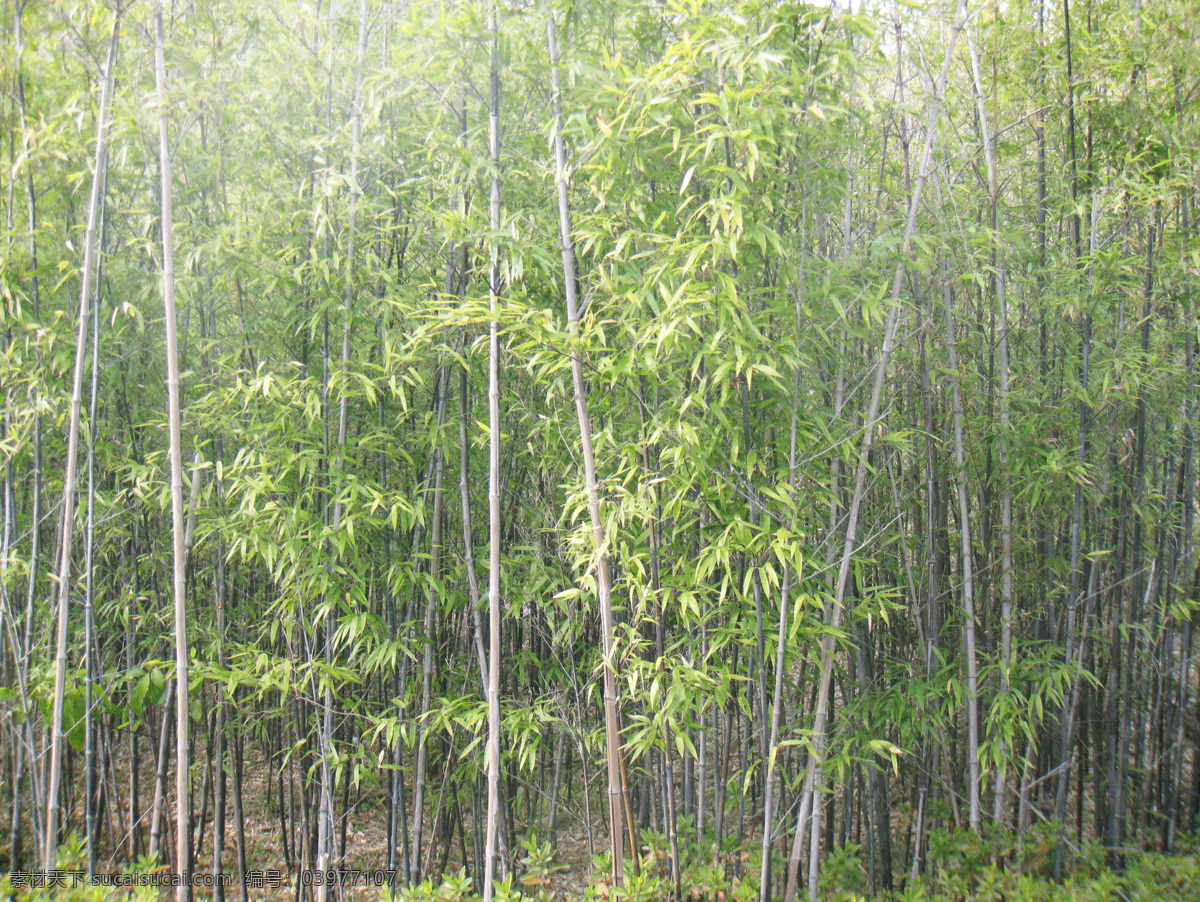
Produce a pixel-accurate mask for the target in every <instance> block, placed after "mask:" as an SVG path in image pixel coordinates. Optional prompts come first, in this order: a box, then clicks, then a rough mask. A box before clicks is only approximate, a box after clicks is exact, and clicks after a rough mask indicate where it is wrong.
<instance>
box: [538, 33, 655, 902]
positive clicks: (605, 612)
mask: <svg viewBox="0 0 1200 902" xmlns="http://www.w3.org/2000/svg"><path fill="white" fill-rule="evenodd" d="M546 42H547V45H548V47H549V53H550V80H551V90H552V91H553V94H554V122H555V125H554V166H555V182H556V184H557V191H558V224H559V237H560V238H561V241H562V246H561V247H562V260H563V286H564V290H565V294H566V305H567V327H568V329H569V330H570V333H571V338H572V346H571V381H572V384H573V386H574V393H575V414H576V417H577V418H578V420H579V439H580V449H581V452H582V455H581V456H582V458H583V474H584V484H585V487H586V490H587V499H588V515H589V518H590V519H591V525H592V542H593V544H594V546H595V550H596V577H597V585H598V589H599V592H598V594H599V602H600V622H601V631H602V634H603V639H602V641H603V645H604V648H603V651H604V739H605V747H606V753H607V759H608V806H609V820H610V826H611V831H612V839H611V843H612V877H613V880H614V882H615V883H616V884H617V885H620V884H621V882H622V880H623V879H624V852H623V838H622V826H621V824H622V813H623V811H624V809H625V808H626V805H625V804H624V801H625V793H626V790H625V781H624V777H623V765H622V753H621V739H620V722H619V720H618V714H617V680H616V671H615V668H614V663H615V662H614V660H613V658H614V651H613V649H614V644H615V643H614V639H613V630H614V621H613V609H612V575H611V572H610V569H609V562H608V543H607V541H606V539H605V535H604V523H603V521H602V520H601V519H600V491H599V487H598V483H597V480H596V455H595V451H594V450H593V448H592V427H591V423H590V421H589V419H588V409H587V389H586V388H585V387H584V383H583V361H582V359H581V357H580V354H579V349H578V345H577V343H576V340H577V337H578V335H579V308H578V303H577V301H576V296H575V245H574V243H573V242H572V240H571V210H570V206H569V203H568V199H567V188H568V179H569V176H568V174H567V158H566V151H565V149H564V147H563V139H562V90H561V88H560V86H559V77H558V48H557V47H556V45H555V41H554V20H553V19H547V20H546ZM630 829H631V828H630ZM631 833H632V829H631ZM630 842H631V844H632V843H633V837H632V835H631V837H630ZM631 848H632V849H633V850H634V851H635V852H636V845H631Z"/></svg>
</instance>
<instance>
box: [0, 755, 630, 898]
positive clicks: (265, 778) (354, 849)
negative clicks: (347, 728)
mask: <svg viewBox="0 0 1200 902" xmlns="http://www.w3.org/2000/svg"><path fill="white" fill-rule="evenodd" d="M143 742H144V744H143V746H142V749H143V750H144V751H143V752H142V753H140V754H139V759H140V760H141V767H140V768H139V781H138V795H139V800H140V804H139V809H140V810H139V817H140V820H139V825H140V835H139V839H138V849H137V851H138V853H139V855H144V854H145V853H146V851H147V848H148V836H149V833H150V822H151V808H152V801H153V799H154V783H155V780H154V763H155V758H154V756H153V755H152V754H150V753H149V752H150V751H151V750H152V748H153V747H152V746H151V745H150V744H149V743H146V742H145V736H144V735H143ZM117 745H118V748H114V749H113V756H112V770H113V772H115V775H116V779H117V786H116V789H115V790H114V788H113V783H112V780H111V777H108V778H106V783H107V787H108V796H109V799H110V802H115V804H110V805H109V807H108V810H107V811H106V812H104V813H103V814H102V817H101V824H102V826H101V842H100V847H99V851H98V860H97V866H96V872H97V874H101V875H119V874H123V873H125V872H126V871H127V865H126V862H127V860H128V842H129V823H128V821H129V813H128V798H127V796H128V788H129V749H128V745H127V743H126V742H124V741H120V742H118V743H117ZM201 760H203V759H201ZM198 763H199V762H198ZM78 764H79V762H78V761H77V762H76V765H77V766H76V768H75V771H76V774H75V775H76V776H77V777H78V779H77V780H76V781H74V782H75V783H78V784H82V777H81V775H80V774H79V771H80V770H81V768H80V767H78ZM202 766H203V765H202ZM299 772H300V769H299V768H298V767H296V766H294V765H293V764H288V765H286V766H285V771H284V780H283V782H284V786H285V788H288V787H289V783H291V785H295V782H292V781H290V777H292V776H293V775H298V774H299ZM208 776H209V773H208V771H207V768H206V769H205V778H203V779H202V778H201V777H200V776H199V775H197V777H196V778H195V780H194V783H193V790H192V792H193V797H192V805H193V830H196V829H197V828H198V827H199V826H200V824H201V821H203V824H204V833H203V839H202V841H201V843H200V844H199V845H198V846H197V851H196V855H195V862H196V866H195V871H196V873H197V874H199V873H211V872H212V841H213V838H212V827H211V818H212V816H213V815H212V806H213V799H212V790H211V782H209V786H208V787H206V786H205V785H204V784H205V782H206V781H207V779H208ZM296 782H298V781H296ZM166 784H167V785H166V790H167V794H166V801H165V813H164V817H163V822H162V824H163V836H162V838H161V840H160V848H161V849H162V855H163V858H164V860H173V858H174V854H173V853H174V848H175V838H174V835H173V827H174V818H173V816H172V814H171V813H172V811H173V808H174V792H173V790H174V780H173V778H172V777H170V775H168V779H167V781H166ZM441 788H442V787H441V780H440V775H434V774H432V773H431V774H430V785H429V787H428V789H427V792H428V793H429V795H428V796H427V798H428V799H429V802H430V804H429V805H428V806H427V809H436V808H439V807H440V806H438V805H436V804H435V803H436V802H437V800H438V797H439V795H440V792H439V790H440V789H441ZM406 791H407V792H408V793H409V798H410V802H411V787H406ZM242 792H243V810H244V825H243V829H244V841H245V849H246V868H247V875H248V879H247V894H248V896H249V897H250V898H252V899H279V898H292V897H294V893H295V890H296V888H297V881H298V880H299V881H300V882H301V883H309V882H312V881H314V880H315V879H316V875H314V874H312V873H311V872H308V873H306V872H305V871H304V870H302V869H300V868H299V867H298V866H297V864H296V855H295V842H296V837H297V836H298V835H299V829H298V827H299V826H300V824H302V823H303V815H302V813H301V810H300V799H299V793H298V791H293V790H290V789H289V799H288V804H287V806H286V811H285V816H286V819H287V823H288V829H287V837H286V839H287V844H286V847H285V831H284V828H283V826H282V821H281V816H280V804H279V774H278V770H277V768H276V766H275V765H273V764H272V763H271V762H270V761H269V759H268V755H267V754H266V752H265V751H264V750H263V748H262V747H261V746H260V745H259V744H257V743H251V742H248V743H247V744H246V746H245V748H244V759H243V781H242ZM67 793H68V796H67V799H66V819H65V823H66V828H65V830H64V836H66V837H67V841H66V843H65V845H66V853H65V855H64V856H63V857H62V858H61V859H60V862H59V864H60V866H61V867H62V868H63V869H64V870H67V871H78V870H80V869H82V868H84V867H86V845H85V843H84V842H83V840H82V832H83V822H84V819H83V816H82V810H81V806H82V792H81V785H71V784H68V788H67ZM565 802H566V803H565V804H563V805H560V809H559V815H558V828H557V830H556V834H557V836H556V839H557V844H556V850H555V854H554V857H553V861H552V868H549V869H547V872H546V873H544V874H540V875H539V877H540V879H541V880H542V881H544V882H542V883H541V884H540V887H541V888H542V889H544V890H546V891H547V893H548V895H550V896H551V897H552V898H561V899H567V898H574V897H578V896H579V895H580V894H581V893H582V891H583V889H584V887H586V886H587V884H588V882H589V878H590V875H591V871H592V850H593V849H595V850H596V851H599V850H601V849H602V848H603V847H604V846H605V845H606V840H605V837H607V835H608V834H607V827H606V825H605V824H604V822H603V817H602V807H601V806H599V805H592V806H591V812H590V813H591V815H592V821H593V823H592V829H591V836H590V837H589V835H588V830H587V824H586V821H585V817H584V811H583V805H582V802H581V800H580V798H579V793H578V790H577V791H576V793H575V798H573V799H567V800H565ZM349 803H350V804H349V810H348V811H347V812H346V814H345V815H344V817H342V818H339V819H338V820H337V822H336V824H335V849H336V848H337V845H338V843H340V841H341V837H342V831H343V829H344V831H345V847H344V848H345V858H344V859H343V861H342V862H341V864H340V865H339V866H338V867H340V869H341V870H342V871H343V872H344V876H343V880H344V885H343V892H342V894H341V898H342V899H345V900H348V902H359V900H363V902H365V900H375V899H380V898H383V893H382V892H381V891H380V884H381V883H383V882H384V881H385V880H386V871H387V865H388V851H387V819H388V811H387V808H388V806H387V796H386V792H385V790H384V789H383V788H382V787H380V786H378V785H375V784H374V783H370V782H367V781H363V782H362V784H361V785H360V786H359V787H357V788H352V789H351V792H350V798H349ZM225 804H226V825H227V826H226V830H225V839H224V852H223V855H222V866H223V870H224V871H225V872H226V873H230V872H236V870H237V846H236V837H235V829H236V826H235V815H234V805H233V795H232V791H231V790H227V796H226V803H225ZM337 807H338V810H339V811H341V810H342V804H341V798H340V797H339V802H338V806H337ZM522 807H524V806H522ZM542 807H543V809H544V808H545V806H544V805H543V806H542ZM576 809H579V810H576ZM523 813H524V812H519V813H516V814H515V815H514V816H515V817H516V818H517V821H518V823H517V824H516V832H517V835H518V836H527V835H529V834H530V832H531V831H530V830H529V824H528V823H521V814H523ZM463 814H465V816H466V817H467V818H468V819H470V818H471V816H472V815H471V811H470V808H469V807H467V809H466V810H465V812H459V811H456V810H453V809H450V810H447V811H445V812H443V813H442V814H437V813H434V812H433V811H431V813H430V814H429V815H428V816H427V818H426V822H425V824H424V826H423V834H424V836H425V838H426V839H425V845H426V850H425V859H426V868H427V869H428V868H429V867H430V864H431V863H432V866H433V871H434V873H435V874H445V875H447V876H451V875H454V874H456V873H457V872H458V871H459V869H460V868H462V867H463V866H464V853H466V856H467V857H470V855H471V846H470V843H471V834H470V831H465V830H463V828H462V825H461V823H460V818H461V816H462V815H463ZM598 814H600V815H601V816H597V815H598ZM445 817H449V818H450V819H451V823H450V824H449V829H447V828H446V824H445V823H444V818H445ZM293 818H297V819H298V822H297V823H293ZM538 821H539V826H541V828H542V829H541V830H536V829H535V830H533V831H532V832H533V833H536V834H538V835H539V836H540V837H543V838H544V832H545V824H546V821H547V812H546V811H545V810H543V811H541V812H540V814H539V815H538ZM25 827H26V836H28V835H29V833H28V824H27V823H26V824H25ZM27 842H28V841H27ZM26 848H27V849H28V845H27V847H26ZM3 851H4V853H5V857H7V852H8V850H7V849H5V850H3ZM289 853H290V854H289ZM525 854H526V850H525V849H524V848H522V847H520V846H518V847H517V849H516V850H514V851H513V853H512V856H511V858H512V859H513V860H519V859H520V858H522V857H523V856H524V855H525ZM25 858H26V859H28V858H29V853H28V851H27V852H26V855H25ZM289 860H290V861H291V865H290V866H289ZM26 866H27V867H28V861H27V863H26ZM162 870H163V871H165V872H173V871H175V870H177V869H176V868H174V865H173V864H170V865H166V866H164V868H162ZM234 880H235V883H234V885H233V886H230V887H228V888H227V889H226V898H227V899H230V900H233V899H237V898H238V897H239V893H240V889H239V887H238V885H237V883H236V877H235V878H234ZM211 892H212V891H211V890H210V889H207V888H202V887H197V888H196V890H195V895H196V898H198V899H202V898H210V897H211Z"/></svg>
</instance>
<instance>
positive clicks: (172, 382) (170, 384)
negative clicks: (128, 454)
mask: <svg viewBox="0 0 1200 902" xmlns="http://www.w3.org/2000/svg"><path fill="white" fill-rule="evenodd" d="M154 25H155V40H154V81H155V84H156V86H157V88H158V104H159V106H158V153H159V172H160V174H161V177H162V198H161V199H162V251H163V255H162V294H163V316H164V326H165V331H166V346H167V421H168V425H167V428H168V430H169V439H168V440H169V445H170V456H171V534H172V536H173V538H174V570H175V572H174V585H175V869H176V872H177V873H178V874H179V875H180V882H179V886H178V888H177V890H176V894H175V898H176V899H177V900H178V902H187V900H188V899H189V898H190V896H191V885H190V875H191V861H190V860H189V859H190V857H191V848H192V844H191V827H190V824H189V822H188V819H189V816H190V807H191V801H190V795H191V779H190V774H189V772H188V771H189V764H188V727H189V713H188V645H187V608H186V600H187V592H186V582H185V581H186V578H187V557H186V554H185V552H184V532H185V527H184V508H183V447H182V445H183V443H182V439H181V438H180V434H179V338H178V334H177V329H176V319H175V224H174V213H173V210H172V193H171V138H170V134H169V133H168V130H167V65H166V59H165V54H164V52H163V12H162V0H157V2H156V3H155V4H154Z"/></svg>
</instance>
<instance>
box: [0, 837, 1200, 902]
mask: <svg viewBox="0 0 1200 902" xmlns="http://www.w3.org/2000/svg"><path fill="white" fill-rule="evenodd" d="M648 840H649V841H648V842H646V844H645V845H644V846H643V856H642V858H641V859H640V860H639V862H638V864H639V867H638V868H634V867H633V866H632V865H633V862H629V867H628V868H627V872H626V877H625V882H624V885H623V886H621V887H614V886H612V885H611V882H610V881H609V879H608V877H607V875H608V873H609V868H608V864H609V862H608V858H607V856H605V855H599V856H596V858H595V859H594V861H593V869H592V879H591V882H590V883H588V884H587V885H585V886H578V887H576V886H572V885H570V884H571V882H572V880H571V878H572V876H573V875H567V874H565V873H564V868H563V866H562V865H561V864H558V863H557V862H556V861H555V860H554V856H553V854H552V853H551V851H550V847H549V846H548V845H547V844H544V843H539V842H538V841H537V840H536V839H532V840H529V841H527V842H525V843H523V844H522V845H523V849H522V852H523V853H524V854H523V855H521V856H520V857H519V866H518V868H517V873H516V874H509V875H506V876H505V877H504V879H503V880H501V881H500V882H499V883H498V884H497V887H496V891H495V894H494V899H495V902H574V900H580V902H668V900H673V899H675V898H677V897H676V894H675V890H674V886H673V883H672V880H671V878H670V868H669V864H668V862H669V858H668V856H667V855H666V854H665V851H666V850H665V842H663V838H662V837H657V836H654V835H653V834H649V835H648ZM1068 840H1069V838H1068ZM1057 842H1058V833H1057V831H1056V830H1055V829H1054V827H1053V826H1052V825H1048V824H1043V825H1041V826H1040V827H1038V828H1036V829H1034V830H1032V831H1030V832H1029V833H1027V834H1025V835H1024V836H1023V837H1018V836H1015V835H1013V834H1005V833H999V832H995V831H985V833H984V835H983V836H975V835H973V834H969V833H951V832H935V833H934V834H932V835H931V836H930V839H929V849H928V859H927V862H926V863H927V873H926V874H923V875H922V876H921V877H920V878H919V879H918V880H917V881H915V882H914V881H901V880H900V879H899V877H897V884H898V885H897V889H896V890H894V891H892V892H884V891H878V892H875V893H872V892H871V887H870V885H869V881H868V876H867V871H868V867H867V864H866V863H865V853H864V850H863V849H862V847H861V846H859V845H857V844H854V843H851V844H848V845H846V846H844V847H842V848H840V849H838V850H836V851H835V852H834V853H833V854H831V855H830V856H828V857H827V859H826V860H825V862H824V865H823V869H822V873H821V881H820V891H819V898H820V899H821V900H823V902H865V900H871V899H879V900H892V902H1200V851H1198V850H1200V836H1197V835H1192V836H1187V837H1183V839H1182V840H1181V841H1180V842H1179V843H1178V844H1177V847H1176V848H1177V850H1178V851H1177V852H1176V854H1172V855H1163V854H1159V853H1140V852H1132V851H1131V852H1130V853H1129V854H1128V855H1127V856H1126V858H1125V862H1124V868H1123V869H1122V870H1120V871H1114V870H1110V869H1109V868H1107V867H1106V866H1105V864H1104V852H1103V849H1102V848H1101V847H1100V846H1098V845H1097V844H1095V843H1091V842H1085V843H1084V844H1082V845H1077V844H1073V843H1070V842H1069V841H1068V842H1067V843H1065V844H1064V847H1063V848H1064V856H1063V870H1064V873H1065V874H1066V877H1065V879H1064V880H1063V881H1062V883H1056V882H1055V881H1054V879H1053V870H1054V852H1055V847H1056V845H1057ZM708 852H711V849H707V850H706V849H705V848H704V846H703V844H702V843H699V842H696V841H694V840H692V841H687V840H683V841H681V844H680V857H681V859H682V860H683V863H684V867H683V871H682V875H681V880H680V890H681V894H682V898H683V899H684V900H695V902H701V900H704V902H757V900H758V898H759V884H758V874H759V870H760V868H759V864H760V862H759V861H758V860H757V855H756V854H755V853H753V852H749V853H747V852H743V853H742V854H741V855H740V856H737V857H738V858H739V860H740V861H741V867H740V869H739V874H738V875H734V874H732V873H731V872H730V871H728V870H727V869H726V868H725V866H723V865H721V864H714V863H713V862H712V857H711V855H710V854H707V853H708ZM774 864H775V873H776V875H777V877H776V879H777V880H778V879H779V875H782V874H783V873H784V862H782V861H776V862H774ZM783 889H784V887H783V885H782V883H780V884H778V885H776V886H774V887H773V892H772V898H776V899H779V898H782V897H783ZM211 892H212V891H211V890H210V889H201V888H197V889H196V891H195V894H194V895H195V898H196V899H198V900H200V899H208V898H211ZM255 895H257V894H255ZM289 895H290V894H289ZM168 897H169V891H168V892H164V891H162V890H158V889H154V888H151V887H141V888H137V889H130V890H120V889H114V888H111V887H94V886H88V887H85V886H78V887H59V888H53V889H49V888H32V887H28V886H19V885H18V886H14V881H13V880H12V878H11V876H10V875H4V876H0V900H9V902H43V900H51V899H53V900H56V902H107V900H117V899H122V900H129V899H132V900H136V902H152V900H158V899H163V898H168ZM170 897H173V895H170ZM798 897H799V898H805V896H804V893H803V891H801V892H800V893H798ZM226 898H237V889H236V888H232V887H231V888H229V889H227V890H226ZM353 898H355V899H361V898H366V897H364V896H363V895H361V894H359V893H356V894H354V896H353ZM378 898H379V899H380V900H381V902H480V897H479V896H478V894H477V893H476V891H475V885H474V880H473V879H472V878H471V876H469V875H468V874H467V873H466V872H465V871H458V872H456V873H453V874H449V875H447V876H446V877H445V878H444V879H442V880H441V881H439V882H433V881H426V882H424V883H421V884H418V885H416V886H412V887H405V888H399V889H397V890H396V892H395V893H394V894H390V893H388V892H387V890H383V891H381V892H380V894H379V896H378Z"/></svg>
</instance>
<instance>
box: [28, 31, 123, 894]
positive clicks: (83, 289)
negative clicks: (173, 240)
mask: <svg viewBox="0 0 1200 902" xmlns="http://www.w3.org/2000/svg"><path fill="white" fill-rule="evenodd" d="M120 35H121V16H120V14H118V15H117V16H116V18H115V19H114V20H113V26H112V35H111V37H110V38H109V42H108V60H107V62H106V63H105V67H104V76H103V78H102V81H101V83H100V110H99V112H98V114H97V117H96V146H95V153H94V155H93V164H92V192H91V196H90V198H89V200H88V213H87V230H86V233H85V235H84V243H83V272H82V273H81V274H80V276H81V278H80V283H81V284H80V289H79V328H78V331H77V333H76V337H75V369H74V374H73V376H72V382H71V412H70V415H69V420H68V425H67V460H66V466H65V470H64V473H63V503H62V547H61V553H60V555H59V561H58V632H57V636H56V640H55V657H54V708H53V713H52V714H51V720H50V731H51V738H50V768H49V773H48V774H47V783H46V832H45V836H44V845H43V848H42V867H43V869H44V870H51V869H53V867H54V864H55V859H56V858H57V856H58V816H59V800H58V794H59V783H60V781H61V778H62V755H63V741H64V739H65V736H64V734H63V697H64V694H65V692H66V683H67V620H68V611H69V605H68V600H69V598H70V594H71V539H72V536H73V533H74V523H75V475H76V469H77V465H78V461H79V409H80V407H81V405H82V399H83V361H84V356H85V355H86V351H87V334H88V317H89V316H90V313H91V306H90V305H91V296H92V279H93V274H94V273H95V269H96V231H97V229H96V226H97V223H98V222H99V219H100V186H101V185H102V184H103V182H104V167H105V162H106V161H105V158H106V152H107V140H108V103H109V95H110V94H111V93H112V81H113V69H114V67H115V66H116V62H117V44H118V42H119V40H120Z"/></svg>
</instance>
